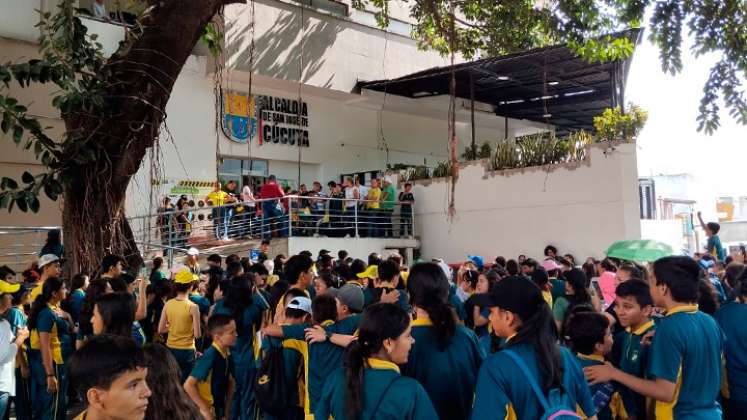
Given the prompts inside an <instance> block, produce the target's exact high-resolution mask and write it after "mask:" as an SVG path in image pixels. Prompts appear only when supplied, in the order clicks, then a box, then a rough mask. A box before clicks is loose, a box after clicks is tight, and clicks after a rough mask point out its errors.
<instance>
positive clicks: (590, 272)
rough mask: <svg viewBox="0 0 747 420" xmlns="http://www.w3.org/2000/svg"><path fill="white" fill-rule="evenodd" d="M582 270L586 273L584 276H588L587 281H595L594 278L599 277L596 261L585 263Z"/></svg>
mask: <svg viewBox="0 0 747 420" xmlns="http://www.w3.org/2000/svg"><path fill="white" fill-rule="evenodd" d="M581 270H582V271H583V272H584V274H585V275H586V278H587V279H589V280H591V279H593V278H594V277H596V276H597V266H596V261H595V262H585V263H584V264H583V265H582V266H581Z"/></svg>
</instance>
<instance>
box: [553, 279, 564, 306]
mask: <svg viewBox="0 0 747 420" xmlns="http://www.w3.org/2000/svg"><path fill="white" fill-rule="evenodd" d="M550 284H551V285H552V290H551V293H552V301H553V302H555V301H556V300H558V298H559V297H562V296H565V280H563V279H559V278H552V279H550Z"/></svg>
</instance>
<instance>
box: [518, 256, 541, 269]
mask: <svg viewBox="0 0 747 420" xmlns="http://www.w3.org/2000/svg"><path fill="white" fill-rule="evenodd" d="M538 265H539V264H537V261H536V260H534V259H533V258H527V259H526V260H524V261H522V262H521V266H522V267H531V268H535V267H537V266H538Z"/></svg>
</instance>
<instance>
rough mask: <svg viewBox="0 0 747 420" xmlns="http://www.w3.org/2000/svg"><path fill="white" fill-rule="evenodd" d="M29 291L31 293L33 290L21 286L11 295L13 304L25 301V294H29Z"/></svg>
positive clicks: (16, 304)
mask: <svg viewBox="0 0 747 420" xmlns="http://www.w3.org/2000/svg"><path fill="white" fill-rule="evenodd" d="M29 293H31V291H30V290H29V289H27V288H25V287H23V286H21V288H20V289H18V291H17V292H15V293H12V294H11V296H12V302H11V304H12V305H13V306H18V305H20V304H21V302H23V298H24V296H28V295H29Z"/></svg>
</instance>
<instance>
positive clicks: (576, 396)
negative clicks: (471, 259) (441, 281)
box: [472, 276, 596, 420]
mask: <svg viewBox="0 0 747 420" xmlns="http://www.w3.org/2000/svg"><path fill="white" fill-rule="evenodd" d="M480 303H481V304H482V305H483V306H488V307H490V324H491V326H492V327H493V332H494V333H495V334H496V335H497V336H499V337H503V338H505V339H506V343H505V344H504V346H503V347H502V349H501V351H499V352H498V353H495V354H493V355H492V356H490V357H489V358H488V359H487V360H486V361H485V363H484V364H483V365H482V367H481V368H480V374H479V376H478V379H477V388H476V390H475V405H474V408H473V410H472V419H474V420H482V419H504V418H505V419H538V418H540V417H542V414H543V413H544V409H543V407H542V405H541V404H540V400H539V399H538V397H537V395H536V394H535V392H534V391H533V389H532V386H531V385H530V383H529V381H528V378H527V376H526V374H524V371H523V370H522V368H521V367H519V365H517V363H516V361H515V360H514V359H513V357H517V358H518V359H519V360H520V361H521V362H522V364H523V365H525V367H526V369H527V370H528V371H529V372H530V374H531V375H532V378H531V379H532V380H533V381H534V382H536V383H537V385H538V387H539V388H540V389H541V391H542V392H543V394H544V396H545V397H548V396H553V397H557V398H558V399H559V400H560V401H562V402H563V406H565V407H566V408H567V409H569V410H573V409H576V410H580V411H581V412H582V413H583V414H584V415H585V416H586V417H587V418H589V419H592V420H594V419H596V412H595V411H594V403H593V401H592V399H591V394H590V392H589V387H588V385H587V384H586V380H585V379H584V376H583V373H582V371H581V368H580V367H579V365H578V363H577V362H576V360H575V358H574V357H573V355H572V354H571V353H570V351H568V349H566V348H565V347H560V346H558V344H557V340H558V334H557V327H556V326H555V322H554V321H553V317H552V313H551V312H550V307H549V306H548V305H547V302H545V299H544V298H543V297H542V293H541V291H540V289H539V288H538V287H537V286H536V285H535V284H534V283H532V282H530V281H528V280H526V279H524V278H521V277H516V276H514V277H508V278H505V279H503V280H501V281H500V282H498V284H496V285H495V287H493V288H492V289H491V290H490V292H489V293H488V294H486V295H482V297H481V299H480ZM509 351H510V352H511V353H509ZM561 390H562V391H561Z"/></svg>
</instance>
